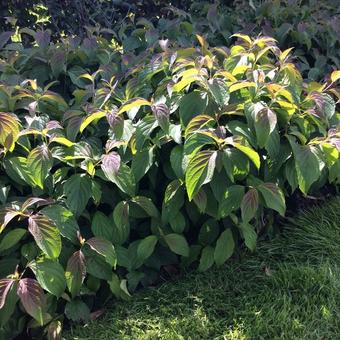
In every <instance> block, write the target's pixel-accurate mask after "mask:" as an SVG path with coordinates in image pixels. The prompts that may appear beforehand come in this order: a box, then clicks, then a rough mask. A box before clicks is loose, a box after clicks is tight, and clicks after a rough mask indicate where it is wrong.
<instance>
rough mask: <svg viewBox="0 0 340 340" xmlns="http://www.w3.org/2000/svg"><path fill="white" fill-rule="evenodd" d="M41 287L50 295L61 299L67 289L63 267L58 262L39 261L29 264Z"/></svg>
mask: <svg viewBox="0 0 340 340" xmlns="http://www.w3.org/2000/svg"><path fill="white" fill-rule="evenodd" d="M29 267H30V268H31V269H32V271H33V273H34V275H35V277H36V279H37V280H38V282H39V284H40V285H41V287H42V288H43V289H45V290H47V291H48V292H49V293H51V294H53V295H55V296H56V297H60V296H61V295H62V294H63V293H64V291H65V288H66V280H65V273H64V269H63V267H62V266H61V265H60V264H59V263H58V262H56V261H52V260H48V259H39V260H36V261H33V262H31V263H30V264H29Z"/></svg>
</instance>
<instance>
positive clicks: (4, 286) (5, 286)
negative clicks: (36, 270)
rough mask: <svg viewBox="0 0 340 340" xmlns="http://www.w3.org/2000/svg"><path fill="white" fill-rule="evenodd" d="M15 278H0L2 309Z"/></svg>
mask: <svg viewBox="0 0 340 340" xmlns="http://www.w3.org/2000/svg"><path fill="white" fill-rule="evenodd" d="M13 283H14V280H12V279H1V280H0V309H1V308H2V307H3V306H4V305H5V302H6V297H7V294H8V292H9V291H10V289H11V287H12V285H13Z"/></svg>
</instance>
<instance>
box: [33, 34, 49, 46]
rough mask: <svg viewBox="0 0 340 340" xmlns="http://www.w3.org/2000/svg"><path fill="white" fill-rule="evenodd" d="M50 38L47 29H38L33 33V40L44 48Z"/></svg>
mask: <svg viewBox="0 0 340 340" xmlns="http://www.w3.org/2000/svg"><path fill="white" fill-rule="evenodd" d="M50 39H51V34H50V32H49V31H38V32H37V33H36V34H35V40H36V41H37V43H38V45H39V47H41V48H46V47H47V46H48V45H49V43H50Z"/></svg>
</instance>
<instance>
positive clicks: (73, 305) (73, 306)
mask: <svg viewBox="0 0 340 340" xmlns="http://www.w3.org/2000/svg"><path fill="white" fill-rule="evenodd" d="M65 315H66V316H67V318H68V319H70V320H72V321H74V322H80V321H82V322H88V321H90V319H91V314H90V308H89V307H88V306H87V304H86V303H85V302H83V301H81V300H80V299H76V300H72V301H70V302H67V303H66V306H65Z"/></svg>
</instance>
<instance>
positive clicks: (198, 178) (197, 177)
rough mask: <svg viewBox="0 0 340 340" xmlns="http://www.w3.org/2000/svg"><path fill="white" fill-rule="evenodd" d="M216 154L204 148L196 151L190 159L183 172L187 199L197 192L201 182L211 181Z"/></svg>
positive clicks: (190, 198)
mask: <svg viewBox="0 0 340 340" xmlns="http://www.w3.org/2000/svg"><path fill="white" fill-rule="evenodd" d="M216 156H217V153H216V152H214V151H211V150H204V151H200V152H198V153H197V154H195V155H194V156H193V157H192V158H191V159H190V161H189V164H188V168H187V171H186V174H185V184H186V188H187V192H188V197H189V201H191V200H192V198H193V197H194V195H196V194H197V192H198V191H199V189H200V188H201V186H202V185H203V184H206V183H209V182H210V181H211V179H212V176H213V174H214V170H215V161H216Z"/></svg>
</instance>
